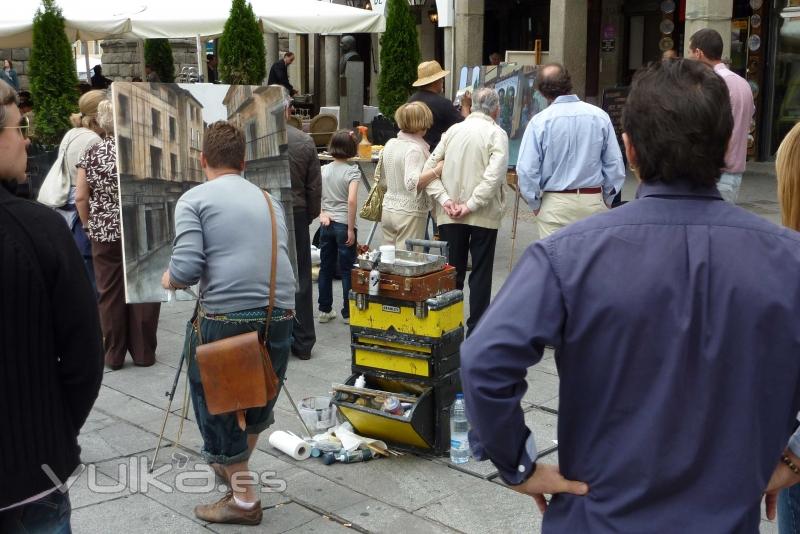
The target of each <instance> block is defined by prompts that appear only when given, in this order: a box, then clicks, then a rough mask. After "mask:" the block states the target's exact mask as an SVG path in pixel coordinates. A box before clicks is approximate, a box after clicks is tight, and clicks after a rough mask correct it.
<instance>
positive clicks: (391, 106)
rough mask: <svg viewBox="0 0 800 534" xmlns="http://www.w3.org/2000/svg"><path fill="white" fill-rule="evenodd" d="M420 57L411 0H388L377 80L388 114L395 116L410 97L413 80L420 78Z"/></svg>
mask: <svg viewBox="0 0 800 534" xmlns="http://www.w3.org/2000/svg"><path fill="white" fill-rule="evenodd" d="M419 58H420V54H419V43H418V42H417V24H416V22H415V21H414V16H413V15H412V14H411V7H410V6H409V5H408V1H407V0H389V1H388V3H387V4H386V32H385V33H384V34H383V36H382V37H381V75H380V80H378V105H379V106H380V110H381V113H383V115H384V116H385V117H387V118H389V119H391V120H394V112H395V111H396V110H397V108H399V107H400V106H402V105H403V104H405V102H406V100H408V96H409V95H410V94H411V89H412V87H411V84H412V83H414V80H416V79H417V66H418V65H419V62H420V59H419Z"/></svg>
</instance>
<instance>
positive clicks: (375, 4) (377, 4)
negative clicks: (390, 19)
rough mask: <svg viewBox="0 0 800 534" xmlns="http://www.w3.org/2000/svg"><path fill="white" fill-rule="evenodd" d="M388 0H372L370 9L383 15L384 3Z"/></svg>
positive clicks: (384, 10)
mask: <svg viewBox="0 0 800 534" xmlns="http://www.w3.org/2000/svg"><path fill="white" fill-rule="evenodd" d="M388 1H389V0H372V2H371V3H372V11H374V12H375V13H380V14H381V15H384V14H385V12H386V3H387V2H388Z"/></svg>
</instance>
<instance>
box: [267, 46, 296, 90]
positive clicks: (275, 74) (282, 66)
mask: <svg viewBox="0 0 800 534" xmlns="http://www.w3.org/2000/svg"><path fill="white" fill-rule="evenodd" d="M293 62H294V52H286V53H285V54H284V55H283V59H279V60H278V61H276V62H275V63H274V64H273V65H272V67H270V69H269V78H267V85H282V86H284V87H285V88H286V90H287V91H289V95H290V96H294V95H296V94H297V91H295V90H294V87H292V84H290V83H289V65H291V64H292V63H293Z"/></svg>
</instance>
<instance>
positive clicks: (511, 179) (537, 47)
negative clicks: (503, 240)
mask: <svg viewBox="0 0 800 534" xmlns="http://www.w3.org/2000/svg"><path fill="white" fill-rule="evenodd" d="M533 53H534V58H535V59H534V61H535V64H536V65H537V66H539V65H541V64H542V40H541V39H536V41H535V42H534V47H533ZM506 183H507V184H508V186H509V187H511V188H512V189H513V190H514V214H513V215H512V218H511V254H510V257H509V259H508V272H511V269H512V267H513V266H514V247H515V246H516V244H517V222H518V220H519V200H520V198H521V197H522V193H521V192H520V189H519V179H518V176H517V171H516V170H510V171H508V173H506Z"/></svg>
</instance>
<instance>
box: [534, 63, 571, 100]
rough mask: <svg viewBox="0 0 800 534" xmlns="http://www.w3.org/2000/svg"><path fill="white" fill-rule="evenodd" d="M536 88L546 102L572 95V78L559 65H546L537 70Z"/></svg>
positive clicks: (562, 66)
mask: <svg viewBox="0 0 800 534" xmlns="http://www.w3.org/2000/svg"><path fill="white" fill-rule="evenodd" d="M536 88H537V89H538V90H539V92H540V93H542V95H544V97H545V98H546V99H548V100H555V99H556V98H558V97H559V96H564V95H571V94H572V78H570V76H569V71H568V70H567V69H566V68H565V67H564V65H562V64H560V63H548V64H547V65H545V66H544V67H542V68H541V70H539V80H538V81H537V83H536Z"/></svg>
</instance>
